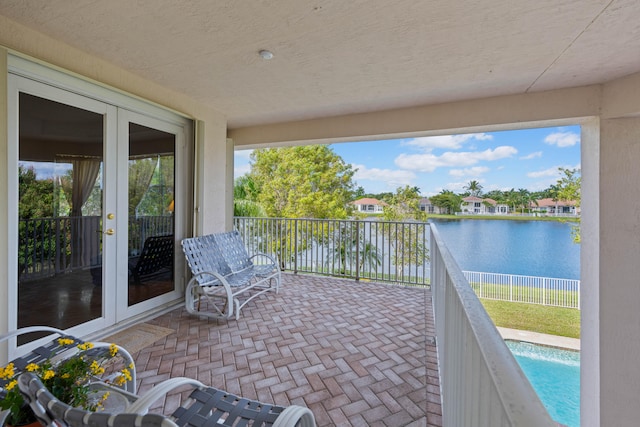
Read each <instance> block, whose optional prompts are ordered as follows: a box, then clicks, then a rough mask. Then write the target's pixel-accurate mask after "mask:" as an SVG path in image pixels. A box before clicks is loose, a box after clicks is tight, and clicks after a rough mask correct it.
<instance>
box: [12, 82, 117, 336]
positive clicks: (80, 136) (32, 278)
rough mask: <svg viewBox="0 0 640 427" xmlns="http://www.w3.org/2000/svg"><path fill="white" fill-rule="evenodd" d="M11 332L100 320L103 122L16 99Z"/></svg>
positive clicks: (67, 108) (45, 102) (66, 108)
mask: <svg viewBox="0 0 640 427" xmlns="http://www.w3.org/2000/svg"><path fill="white" fill-rule="evenodd" d="M18 100H19V112H18V117H19V125H18V147H19V159H18V187H19V188H18V322H17V323H18V324H17V326H18V327H24V326H31V325H41V324H47V325H50V326H55V327H58V328H61V329H69V328H72V327H74V326H77V325H80V324H83V323H86V322H89V321H91V320H94V319H97V318H100V317H102V316H103V311H104V307H103V292H102V288H101V286H102V274H101V272H102V268H101V266H102V264H103V260H102V233H101V229H102V210H103V206H102V200H103V199H102V189H103V188H104V182H103V173H102V172H103V150H104V141H105V137H104V128H105V125H104V121H105V118H104V114H100V113H97V112H93V111H88V110H85V109H83V108H79V107H75V106H71V105H67V104H64V103H61V102H56V101H53V100H50V99H45V98H41V97H38V96H35V95H31V94H28V93H23V92H21V93H19V95H18Z"/></svg>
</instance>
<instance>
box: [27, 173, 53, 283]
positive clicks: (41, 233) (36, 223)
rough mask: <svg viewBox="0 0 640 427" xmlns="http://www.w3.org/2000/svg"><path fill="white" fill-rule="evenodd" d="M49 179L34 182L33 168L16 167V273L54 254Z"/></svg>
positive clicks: (51, 183)
mask: <svg viewBox="0 0 640 427" xmlns="http://www.w3.org/2000/svg"><path fill="white" fill-rule="evenodd" d="M53 196H54V184H53V179H51V178H47V179H38V177H37V175H36V171H35V169H34V168H23V167H22V166H18V217H19V218H20V221H19V224H18V239H19V244H18V271H19V273H22V272H24V271H25V270H26V269H27V268H30V267H35V265H34V263H37V262H38V260H39V259H41V258H44V259H49V257H50V256H51V255H52V254H55V251H56V239H55V237H52V236H55V235H56V233H57V231H56V229H55V227H56V223H55V222H53V221H50V220H49V219H48V218H51V217H53V206H54V203H53Z"/></svg>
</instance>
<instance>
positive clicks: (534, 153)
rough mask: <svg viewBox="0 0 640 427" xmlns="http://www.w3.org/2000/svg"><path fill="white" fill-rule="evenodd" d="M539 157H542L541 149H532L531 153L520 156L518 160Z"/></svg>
mask: <svg viewBox="0 0 640 427" xmlns="http://www.w3.org/2000/svg"><path fill="white" fill-rule="evenodd" d="M539 157H542V151H534V152H533V153H531V154H527V155H526V156H522V157H520V160H531V159H537V158H539Z"/></svg>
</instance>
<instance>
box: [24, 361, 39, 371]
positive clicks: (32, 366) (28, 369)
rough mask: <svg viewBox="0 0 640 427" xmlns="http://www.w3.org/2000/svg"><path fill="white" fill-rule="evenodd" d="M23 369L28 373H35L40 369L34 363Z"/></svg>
mask: <svg viewBox="0 0 640 427" xmlns="http://www.w3.org/2000/svg"><path fill="white" fill-rule="evenodd" d="M25 369H26V370H27V371H29V372H35V371H37V370H38V369H40V367H39V366H38V365H36V364H35V363H29V364H28V365H27V367H26V368H25Z"/></svg>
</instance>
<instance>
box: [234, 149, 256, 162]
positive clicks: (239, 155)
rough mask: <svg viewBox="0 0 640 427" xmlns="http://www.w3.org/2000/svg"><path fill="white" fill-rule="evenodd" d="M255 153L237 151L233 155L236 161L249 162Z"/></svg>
mask: <svg viewBox="0 0 640 427" xmlns="http://www.w3.org/2000/svg"><path fill="white" fill-rule="evenodd" d="M251 153H253V150H235V151H234V152H233V155H234V157H235V159H236V160H246V161H249V157H250V156H251Z"/></svg>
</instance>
